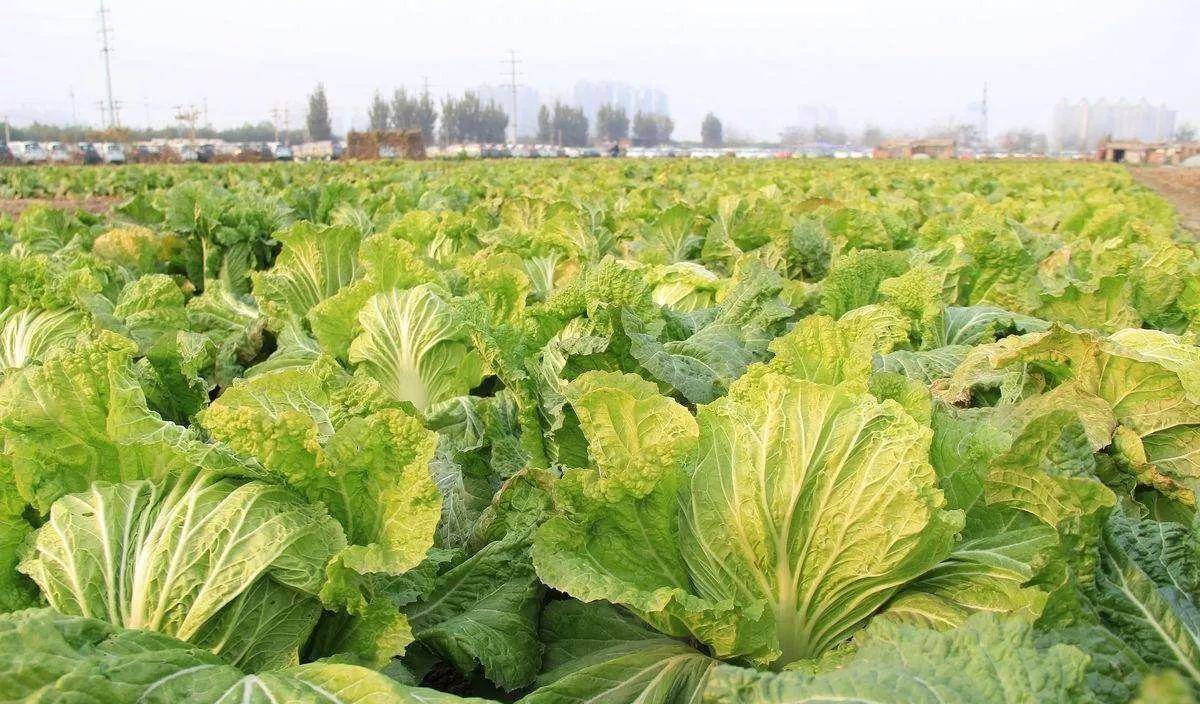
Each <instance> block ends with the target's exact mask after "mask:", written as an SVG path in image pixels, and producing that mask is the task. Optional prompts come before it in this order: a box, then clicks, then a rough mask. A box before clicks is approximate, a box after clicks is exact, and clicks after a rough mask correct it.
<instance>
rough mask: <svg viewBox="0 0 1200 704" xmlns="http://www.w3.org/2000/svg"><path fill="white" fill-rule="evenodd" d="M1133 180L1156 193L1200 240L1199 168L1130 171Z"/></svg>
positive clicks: (1150, 168) (1150, 167)
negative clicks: (1175, 211) (1168, 203)
mask: <svg viewBox="0 0 1200 704" xmlns="http://www.w3.org/2000/svg"><path fill="white" fill-rule="evenodd" d="M1129 173H1131V174H1132V175H1133V180H1135V181H1137V182H1138V183H1140V184H1142V185H1143V186H1146V187H1148V188H1153V189H1154V190H1156V191H1158V194H1159V195H1161V196H1162V197H1163V198H1166V199H1167V200H1168V201H1170V202H1171V205H1174V206H1175V210H1177V211H1179V219H1180V221H1182V222H1183V226H1184V227H1186V228H1187V229H1189V230H1191V231H1192V233H1193V234H1195V235H1196V236H1197V237H1200V169H1197V168H1183V167H1178V166H1161V167H1152V166H1146V167H1141V168H1131V169H1129Z"/></svg>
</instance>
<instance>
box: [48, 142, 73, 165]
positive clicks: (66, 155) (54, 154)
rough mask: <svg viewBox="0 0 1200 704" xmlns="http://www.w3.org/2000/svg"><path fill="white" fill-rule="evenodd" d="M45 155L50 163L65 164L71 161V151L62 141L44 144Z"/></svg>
mask: <svg viewBox="0 0 1200 704" xmlns="http://www.w3.org/2000/svg"><path fill="white" fill-rule="evenodd" d="M46 157H47V159H48V160H49V161H50V163H51V164H66V163H68V162H69V161H71V152H69V151H67V145H65V144H63V143H62V142H50V143H49V144H47V145H46Z"/></svg>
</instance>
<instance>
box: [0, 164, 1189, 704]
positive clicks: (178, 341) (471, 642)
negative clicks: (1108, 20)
mask: <svg viewBox="0 0 1200 704" xmlns="http://www.w3.org/2000/svg"><path fill="white" fill-rule="evenodd" d="M30 198H53V199H57V200H56V201H55V202H56V203H62V202H71V200H72V199H75V200H84V199H96V198H106V199H109V201H111V202H112V203H114V206H113V207H112V208H111V209H109V210H107V211H106V212H104V213H103V214H99V215H97V214H93V213H89V212H86V211H84V210H79V211H75V210H74V209H71V208H68V209H66V210H62V209H54V208H52V207H48V206H46V205H32V206H31V207H22V208H21V209H22V212H21V213H20V215H19V216H16V217H6V216H0V250H2V252H0V380H2V382H0V702H16V701H22V702H71V703H79V704H115V703H122V702H130V703H134V702H144V703H147V704H150V703H174V702H189V703H192V704H211V703H217V702H221V703H233V702H246V703H249V702H254V703H256V704H258V703H261V704H282V703H284V702H303V703H308V702H313V703H324V702H343V703H345V704H391V703H420V704H453V703H454V702H460V701H472V702H482V701H484V700H492V701H502V702H516V701H519V702H521V703H522V704H635V703H636V704H800V703H808V702H812V703H816V702H842V703H846V702H862V703H868V702H869V703H874V704H881V703H887V704H967V703H975V702H985V703H992V702H997V703H999V702H1012V703H1021V704H1031V703H1034V702H1064V703H1066V702H1098V703H1102V704H1119V703H1124V702H1134V701H1136V702H1141V703H1143V704H1182V703H1184V702H1193V701H1194V699H1193V696H1196V695H1197V694H1200V522H1198V521H1197V515H1196V500H1197V491H1198V490H1200V347H1197V345H1196V343H1197V335H1198V333H1200V256H1198V255H1200V247H1198V246H1197V245H1196V243H1195V242H1194V241H1193V240H1192V238H1191V235H1190V233H1188V232H1187V231H1186V230H1184V229H1183V228H1182V227H1181V225H1180V224H1179V220H1178V217H1177V215H1176V214H1175V212H1174V211H1173V210H1172V208H1171V207H1170V206H1169V205H1168V204H1167V203H1166V202H1165V201H1163V200H1162V199H1160V198H1159V197H1158V196H1157V195H1155V194H1154V193H1152V192H1151V191H1148V190H1146V189H1144V188H1142V187H1141V186H1138V185H1136V184H1135V183H1134V182H1133V181H1132V180H1131V178H1130V176H1129V174H1128V172H1127V171H1125V170H1123V169H1121V168H1117V167H1110V166H1101V165H1094V164H1091V165H1089V164H1076V165H1071V164H1055V163H1042V164H1036V163H1021V164H1016V163H1008V164H1003V163H1002V164H988V163H943V162H923V163H919V162H910V163H903V162H869V163H868V162H857V163H847V162H834V161H804V162H800V161H786V162H785V161H778V162H733V161H723V160H722V161H718V160H712V161H708V160H706V161H704V162H695V161H683V160H662V161H657V162H650V161H637V160H618V159H606V160H596V161H592V162H582V161H575V162H546V161H543V162H538V161H532V162H524V163H408V164H385V163H373V164H354V163H346V164H340V163H339V164H281V165H229V166H157V167H123V168H119V169H84V168H56V167H52V168H27V169H9V170H0V199H7V200H8V201H13V202H16V201H20V202H21V203H25V201H24V199H30Z"/></svg>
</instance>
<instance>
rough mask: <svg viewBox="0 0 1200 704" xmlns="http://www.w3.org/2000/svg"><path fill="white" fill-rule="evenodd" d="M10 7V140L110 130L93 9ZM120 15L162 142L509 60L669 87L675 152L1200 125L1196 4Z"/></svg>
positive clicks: (147, 6)
mask: <svg viewBox="0 0 1200 704" xmlns="http://www.w3.org/2000/svg"><path fill="white" fill-rule="evenodd" d="M14 2H15V6H14V7H12V8H11V9H10V10H8V11H7V12H6V17H7V18H8V20H9V21H8V22H7V25H8V27H10V28H12V29H16V28H24V30H25V31H23V32H20V33H18V32H15V31H13V32H11V34H10V35H9V36H3V37H0V38H2V39H3V40H4V41H3V42H2V44H3V45H4V46H5V47H6V49H7V52H6V53H10V54H11V55H12V56H22V57H33V62H29V61H26V62H24V64H25V65H29V64H31V63H32V64H34V65H37V67H38V68H37V70H36V71H30V70H17V71H14V72H13V75H12V78H11V80H8V81H6V86H5V88H4V89H3V91H0V114H8V115H9V116H10V120H11V121H12V122H13V124H28V123H30V122H33V121H39V122H43V123H46V122H48V123H53V124H62V123H68V122H74V123H77V124H93V125H94V124H97V123H98V119H97V117H98V114H99V113H98V111H97V108H96V103H97V101H99V100H101V99H102V98H103V94H104V91H103V67H102V61H101V58H100V51H99V47H100V41H99V38H98V26H99V25H98V19H97V12H96V11H97V9H98V7H99V4H98V2H97V3H93V2H90V1H89V2H85V3H79V2H66V0H41V1H40V2H36V3H35V2H33V1H32V0H14ZM106 4H107V6H108V10H109V21H110V25H111V26H110V29H111V31H112V46H113V51H112V72H113V89H114V96H115V97H116V98H117V99H118V100H119V101H120V102H121V103H122V104H123V105H122V108H121V110H120V115H121V117H122V120H121V121H122V123H123V124H124V125H125V126H129V127H134V128H139V127H144V126H155V127H169V126H171V125H173V124H176V121H175V120H174V119H173V115H174V110H175V106H177V105H188V104H195V105H197V107H201V106H202V105H203V104H204V103H207V114H208V116H209V121H208V122H209V124H211V125H212V126H213V127H215V128H217V129H223V128H230V127H235V126H239V125H242V124H244V123H247V122H249V123H257V122H260V121H262V120H269V119H271V110H272V108H275V107H279V108H283V107H286V108H287V109H288V111H289V112H290V113H291V115H290V117H291V119H290V122H291V124H292V126H297V125H300V124H301V123H302V121H303V115H304V103H305V100H306V96H307V95H308V93H309V92H310V91H311V90H312V89H313V87H314V86H315V85H316V84H317V83H318V82H320V83H324V85H325V88H326V90H327V93H328V95H329V101H330V110H331V116H332V118H333V125H334V128H335V131H337V132H339V133H345V132H346V131H347V130H348V129H350V128H353V127H358V128H362V127H363V126H365V124H366V111H367V107H368V103H369V100H370V98H371V95H372V94H373V93H374V92H375V91H376V90H379V91H380V92H382V93H383V94H385V95H390V93H391V92H392V90H393V89H395V88H401V87H403V88H406V89H408V90H409V91H410V92H411V91H413V90H417V91H419V90H420V89H421V87H422V85H423V82H424V77H425V76H428V80H429V82H430V84H431V86H430V93H431V94H432V95H433V96H434V97H435V98H438V99H440V98H442V97H444V96H446V95H461V94H462V93H463V92H464V91H466V90H472V89H477V88H480V87H483V86H488V85H490V86H493V87H496V86H500V85H501V84H503V82H504V80H505V76H504V75H503V72H504V71H505V66H504V62H505V59H506V56H507V53H506V52H507V50H508V49H509V48H510V47H511V48H513V49H514V50H515V51H516V53H517V58H518V60H519V62H520V63H519V69H520V76H519V77H518V80H519V82H520V83H521V84H523V85H524V86H526V87H528V88H532V89H535V90H536V91H537V92H538V95H539V99H540V102H541V103H553V102H554V100H555V99H562V100H564V102H568V103H574V101H573V92H574V90H575V87H576V85H577V84H579V83H582V82H585V81H591V82H604V81H611V82H615V83H624V84H628V85H630V86H632V87H646V88H653V89H658V90H661V91H663V93H664V94H665V96H666V101H667V106H668V108H669V110H668V113H669V114H670V115H671V117H672V118H673V119H674V121H675V124H676V131H675V137H676V138H677V139H679V140H681V141H691V140H695V139H698V137H699V126H700V120H701V119H702V118H703V116H704V114H706V113H707V112H710V111H711V112H713V113H715V114H716V115H717V116H718V117H719V118H721V119H722V121H723V123H724V124H725V126H726V130H727V131H728V132H730V133H733V134H737V135H739V136H742V135H744V136H746V137H748V138H750V140H751V141H759V142H771V141H775V140H778V138H779V135H780V133H781V132H783V131H784V130H786V129H787V128H788V127H790V126H793V125H803V124H804V123H805V115H806V114H810V113H811V114H815V113H821V112H823V111H824V112H832V113H835V114H836V122H835V123H834V124H835V125H836V126H839V127H841V128H843V129H845V130H847V131H848V132H850V133H851V134H856V133H858V132H860V131H861V130H862V129H863V128H864V127H865V126H867V125H877V126H879V127H881V128H883V129H884V130H886V131H889V132H901V131H910V132H911V131H916V132H921V131H924V130H927V129H929V128H931V127H933V126H936V125H946V124H972V123H975V122H978V121H979V113H978V112H977V111H974V110H972V109H971V106H972V104H974V103H978V102H979V101H980V98H981V93H982V90H983V85H984V83H985V82H986V83H987V84H988V90H989V107H990V110H989V127H990V129H989V133H990V134H991V135H998V134H1001V133H1003V132H1005V131H1008V130H1012V129H1020V128H1029V129H1033V130H1035V131H1038V132H1049V130H1050V124H1051V116H1052V111H1053V110H1054V108H1055V106H1056V105H1058V104H1059V103H1060V102H1061V101H1064V100H1065V101H1067V102H1070V103H1074V102H1077V101H1078V100H1080V99H1089V100H1092V101H1097V100H1108V101H1110V102H1118V101H1121V100H1127V101H1131V102H1135V103H1136V102H1140V101H1141V100H1145V101H1147V102H1148V103H1150V104H1151V105H1154V106H1158V105H1166V106H1167V107H1169V108H1171V109H1173V110H1175V111H1176V112H1177V120H1176V124H1177V125H1182V124H1185V123H1192V124H1195V123H1196V121H1197V118H1200V91H1195V90H1194V87H1190V86H1189V85H1187V84H1186V82H1185V81H1184V80H1181V77H1182V75H1183V72H1184V68H1185V67H1187V66H1194V65H1200V43H1197V42H1194V41H1191V40H1192V39H1194V38H1192V37H1188V36H1186V35H1187V34H1188V28H1192V29H1194V28H1195V27H1197V26H1200V6H1195V5H1190V4H1188V3H1185V2H1183V1H1182V0H1171V1H1170V2H1165V3H1160V4H1158V5H1157V6H1156V7H1152V8H1143V7H1138V6H1135V5H1133V4H1130V3H1125V2H1117V1H1115V0H1108V1H1106V2H1102V3H1098V4H1097V3H1086V2H1082V1H1081V0H1069V1H1068V2H1060V3H1056V4H1055V5H1054V6H1053V7H1046V6H1045V4H1044V3H1035V2H1032V1H1031V0H1020V1H1019V2H1017V3H1016V4H1009V5H1008V6H1006V7H1005V8H1002V9H1000V8H997V9H985V10H971V11H964V10H963V9H961V8H960V7H956V6H955V5H954V4H952V3H950V2H946V1H944V0H921V1H920V2H915V3H907V4H906V5H905V6H904V7H897V6H888V7H883V8H872V7H870V5H871V3H867V2H864V1H863V0H852V1H851V2H847V3H842V4H839V5H838V6H837V7H821V8H801V7H786V8H780V7H777V6H775V5H773V4H771V3H761V2H751V3H747V4H743V5H742V6H739V8H738V10H737V11H736V12H734V11H729V10H728V9H727V7H725V6H724V5H717V4H715V3H701V4H687V5H685V4H683V3H679V2H674V1H672V2H668V3H660V4H656V5H655V6H654V7H642V6H639V5H637V4H635V3H628V2H624V1H623V0H622V1H621V2H618V3H615V4H612V5H610V6H609V8H611V11H610V12H602V11H601V8H597V7H595V6H587V7H583V8H563V7H560V6H552V5H547V4H545V3H541V2H536V1H534V0H522V1H519V2H512V3H508V4H507V5H506V6H505V7H504V8H502V9H496V8H493V7H492V6H487V7H488V8H489V10H488V11H487V12H486V13H479V12H475V11H473V7H474V6H472V5H466V6H463V5H462V4H457V5H456V6H454V7H449V6H440V7H433V8H429V7H418V6H416V5H415V4H414V3H402V4H399V5H389V6H388V8H387V10H386V11H383V12H381V11H380V10H379V8H378V3H372V2H367V1H366V0H357V1H355V2H350V3H346V6H347V7H346V8H345V9H340V10H339V11H338V12H336V13H328V12H324V11H323V8H324V7H325V6H324V5H319V4H318V3H315V2H312V1H311V0H302V1H301V2H296V3H290V4H289V5H287V6H286V9H284V6H282V5H279V4H276V3H268V4H256V5H254V6H243V5H238V4H235V3H233V2H230V0H216V1H215V2H213V3H210V5H209V7H208V8H206V10H205V11H204V12H194V11H189V10H183V9H178V8H174V7H164V6H163V5H162V4H160V3H156V4H151V3H150V2H148V0H108V2H107V3H106ZM413 18H417V23H418V24H419V25H420V26H419V27H417V28H414V27H413V26H411V25H412V20H413ZM631 18H632V19H631ZM634 20H636V22H634ZM1147 27H1149V28H1152V29H1153V31H1146V30H1145V28H1147ZM30 28H34V29H36V31H29V30H30ZM429 28H432V31H429ZM1131 28H1133V29H1136V30H1138V31H1129V30H1130V29H1131ZM6 63H8V64H9V65H19V64H18V62H16V61H14V60H10V61H9V62H6ZM164 65H168V66H170V67H171V70H170V71H166V72H164V71H163V70H162V68H161V67H162V66H164ZM247 66H252V67H253V69H254V70H253V71H247V70H246V67H247ZM231 76H232V78H231ZM501 107H502V108H504V110H505V111H506V112H508V111H509V110H510V106H508V105H505V104H504V103H503V102H501ZM527 109H528V106H526V105H522V106H520V107H519V110H518V117H521V116H523V115H525V114H526V111H527ZM533 110H536V106H534V107H533ZM72 118H74V119H72Z"/></svg>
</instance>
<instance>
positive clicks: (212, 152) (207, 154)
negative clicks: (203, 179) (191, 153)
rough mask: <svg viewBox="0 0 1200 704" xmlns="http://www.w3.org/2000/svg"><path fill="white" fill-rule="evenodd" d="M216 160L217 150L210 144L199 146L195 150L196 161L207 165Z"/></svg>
mask: <svg viewBox="0 0 1200 704" xmlns="http://www.w3.org/2000/svg"><path fill="white" fill-rule="evenodd" d="M216 158H217V148H216V147H214V146H213V145H211V144H201V145H200V146H199V147H197V148H196V161H198V162H200V163H201V164H207V163H210V162H212V161H213V160H215V159H216Z"/></svg>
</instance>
